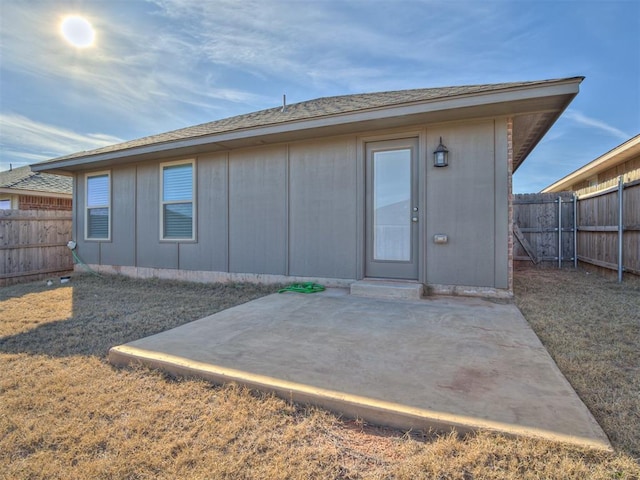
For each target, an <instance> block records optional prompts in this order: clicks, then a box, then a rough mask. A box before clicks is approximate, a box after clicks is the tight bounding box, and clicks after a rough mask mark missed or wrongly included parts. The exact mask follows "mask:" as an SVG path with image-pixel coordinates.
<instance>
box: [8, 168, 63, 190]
mask: <svg viewBox="0 0 640 480" xmlns="http://www.w3.org/2000/svg"><path fill="white" fill-rule="evenodd" d="M72 182H73V180H72V178H71V177H64V176H62V175H53V174H51V173H44V172H32V171H31V167H29V166H26V167H18V168H14V169H12V170H6V171H4V172H0V188H11V189H14V190H31V191H35V192H50V193H64V194H69V195H70V194H71V193H72V191H73V183H72Z"/></svg>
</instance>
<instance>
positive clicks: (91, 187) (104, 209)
mask: <svg viewBox="0 0 640 480" xmlns="http://www.w3.org/2000/svg"><path fill="white" fill-rule="evenodd" d="M109 180H110V179H109V174H108V173H103V174H99V175H92V176H88V177H87V216H86V222H87V225H86V238H87V239H100V240H106V239H108V238H109V209H110V196H111V195H110V191H109V190H110V181H109Z"/></svg>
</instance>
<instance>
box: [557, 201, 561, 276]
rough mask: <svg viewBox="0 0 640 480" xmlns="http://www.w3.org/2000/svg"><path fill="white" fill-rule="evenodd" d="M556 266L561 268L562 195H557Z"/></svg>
mask: <svg viewBox="0 0 640 480" xmlns="http://www.w3.org/2000/svg"><path fill="white" fill-rule="evenodd" d="M558 268H562V197H558Z"/></svg>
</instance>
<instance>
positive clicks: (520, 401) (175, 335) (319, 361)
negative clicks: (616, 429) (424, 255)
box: [109, 289, 611, 450]
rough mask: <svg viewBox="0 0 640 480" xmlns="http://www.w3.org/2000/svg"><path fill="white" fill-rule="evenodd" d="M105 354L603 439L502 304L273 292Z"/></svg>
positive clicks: (374, 409)
mask: <svg viewBox="0 0 640 480" xmlns="http://www.w3.org/2000/svg"><path fill="white" fill-rule="evenodd" d="M109 360H110V361H111V362H112V363H113V364H116V365H124V364H128V363H131V362H140V363H143V364H146V365H149V366H152V367H156V368H161V369H163V370H165V371H167V372H170V373H173V374H177V375H187V376H197V377H202V378H205V379H208V380H210V381H213V382H216V383H222V382H229V381H235V382H238V383H240V384H244V385H247V386H249V387H251V388H257V389H262V390H269V391H274V392H276V393H277V394H278V395H280V396H282V397H284V398H287V399H291V400H293V401H297V402H303V403H310V404H315V405H319V406H322V407H325V408H328V409H330V410H333V411H336V412H339V413H342V414H344V415H346V416H348V417H358V418H362V419H364V420H366V421H368V422H371V423H375V424H381V425H388V426H393V427H398V428H402V429H419V430H428V429H437V430H448V429H451V428H455V429H457V430H458V431H460V432H468V431H472V430H477V429H489V430H493V431H499V432H503V433H506V434H512V435H525V436H534V437H541V438H546V439H551V440H555V441H561V442H568V443H572V444H576V445H580V446H587V447H592V448H596V449H604V450H610V449H611V446H610V443H609V441H608V439H607V436H606V435H605V434H604V432H603V431H602V429H601V428H600V426H599V425H598V424H597V422H596V421H595V419H594V418H593V416H592V415H591V413H590V412H589V410H588V409H587V408H586V407H585V405H584V404H583V403H582V401H581V400H580V398H579V397H578V395H577V394H576V393H575V391H574V390H573V388H572V387H571V385H570V384H569V383H568V381H567V380H566V379H565V378H564V376H563V375H562V373H561V372H560V371H559V369H558V368H557V366H556V364H555V363H554V362H553V360H552V359H551V357H550V356H549V354H548V352H547V351H546V350H545V348H544V347H543V345H542V344H541V343H540V341H539V340H538V338H537V336H536V335H535V334H534V332H533V331H532V330H531V328H530V327H529V325H528V324H527V322H526V321H525V319H524V318H523V316H522V314H521V313H520V311H519V310H518V309H517V308H516V307H515V306H514V305H511V304H497V303H492V302H488V301H485V300H481V299H473V298H458V297H439V298H428V299H423V300H415V301H408V300H402V301H398V300H378V299H372V298H362V297H356V296H351V295H348V294H347V292H346V290H340V289H328V290H327V291H325V292H323V293H319V294H313V295H304V294H296V293H285V294H275V295H270V296H267V297H264V298H260V299H258V300H254V301H251V302H248V303H246V304H244V305H240V306H237V307H234V308H230V309H228V310H224V311H222V312H219V313H217V314H215V315H211V316H209V317H206V318H203V319H201V320H198V321H195V322H192V323H189V324H186V325H183V326H181V327H178V328H175V329H172V330H168V331H166V332H163V333H160V334H157V335H153V336H150V337H147V338H143V339H141V340H137V341H135V342H131V343H128V344H126V345H122V346H118V347H114V348H112V349H111V351H110V352H109Z"/></svg>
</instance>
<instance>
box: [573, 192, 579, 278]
mask: <svg viewBox="0 0 640 480" xmlns="http://www.w3.org/2000/svg"><path fill="white" fill-rule="evenodd" d="M573 268H578V196H577V195H576V194H575V193H574V194H573Z"/></svg>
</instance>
